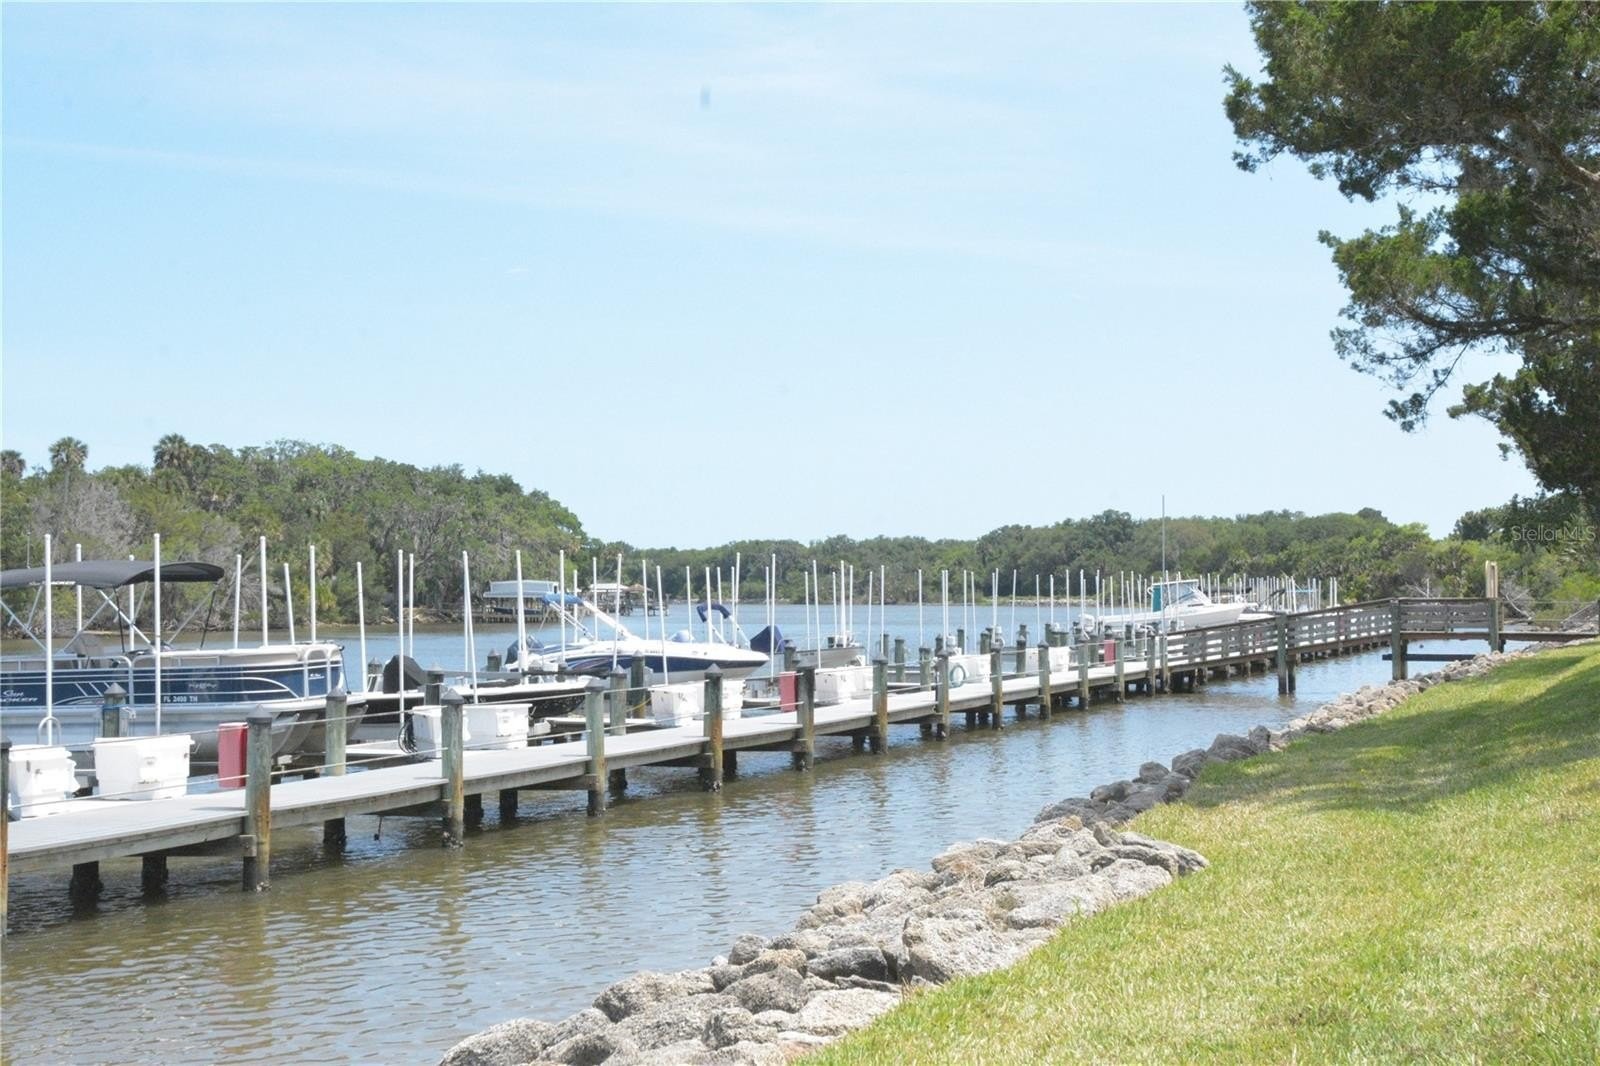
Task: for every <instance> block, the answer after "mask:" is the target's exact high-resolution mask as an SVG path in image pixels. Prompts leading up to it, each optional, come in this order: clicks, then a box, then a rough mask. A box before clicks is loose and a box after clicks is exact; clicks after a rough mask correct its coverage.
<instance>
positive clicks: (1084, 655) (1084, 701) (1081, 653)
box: [1078, 642, 1090, 708]
mask: <svg viewBox="0 0 1600 1066" xmlns="http://www.w3.org/2000/svg"><path fill="white" fill-rule="evenodd" d="M1089 648H1090V645H1089V644H1088V643H1087V642H1084V643H1080V644H1079V645H1078V706H1079V708H1083V707H1087V706H1089Z"/></svg>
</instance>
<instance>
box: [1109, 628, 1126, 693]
mask: <svg viewBox="0 0 1600 1066" xmlns="http://www.w3.org/2000/svg"><path fill="white" fill-rule="evenodd" d="M1125 647H1126V641H1124V640H1122V639H1121V638H1118V639H1117V640H1114V641H1112V643H1111V653H1112V655H1113V656H1114V657H1115V658H1116V660H1117V663H1116V668H1117V702H1118V703H1121V702H1122V701H1123V700H1125V699H1127V698H1128V663H1127V658H1126V657H1125V656H1124V655H1123V654H1122V652H1123V650H1124V648H1125Z"/></svg>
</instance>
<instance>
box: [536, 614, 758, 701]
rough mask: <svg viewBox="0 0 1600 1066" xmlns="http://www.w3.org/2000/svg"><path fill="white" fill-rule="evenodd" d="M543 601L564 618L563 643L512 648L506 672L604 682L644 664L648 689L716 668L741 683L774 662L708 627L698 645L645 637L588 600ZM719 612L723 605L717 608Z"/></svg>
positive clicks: (677, 636)
mask: <svg viewBox="0 0 1600 1066" xmlns="http://www.w3.org/2000/svg"><path fill="white" fill-rule="evenodd" d="M539 599H540V602H542V603H544V604H545V605H547V606H548V607H550V608H551V609H552V610H553V611H554V612H555V613H556V614H557V615H559V617H560V620H561V631H562V638H561V640H560V641H559V642H558V643H555V644H551V643H549V642H548V640H546V641H545V642H540V641H538V640H535V639H533V638H531V637H530V638H528V639H527V641H526V642H525V644H524V646H523V647H522V648H521V649H518V647H517V645H516V644H515V643H513V644H512V645H511V647H510V648H508V649H507V655H506V669H507V670H511V671H516V672H520V673H524V674H541V673H543V674H549V673H564V674H587V675H593V676H603V675H605V674H608V673H610V672H611V671H612V670H614V669H617V670H623V671H629V670H631V669H632V667H633V663H634V660H635V659H642V660H643V661H644V664H645V669H646V670H647V671H648V675H647V676H648V679H649V683H650V684H659V683H664V682H669V681H694V680H698V679H700V678H703V677H705V673H706V671H707V670H708V669H710V668H711V667H712V666H716V667H717V668H718V669H720V670H721V671H722V676H723V677H724V678H725V679H727V680H738V679H742V678H745V677H748V676H749V675H750V674H753V673H754V672H755V671H757V670H759V669H761V668H762V667H763V666H766V665H767V662H768V661H769V659H768V656H767V654H766V653H765V652H762V651H757V650H755V649H754V648H751V647H748V646H742V645H740V644H736V643H733V642H730V641H728V640H727V639H726V638H725V637H723V636H722V635H721V634H720V633H719V631H718V628H717V627H716V626H712V625H709V624H708V625H707V627H706V639H704V640H697V639H695V636H694V634H693V633H692V632H691V631H690V630H687V629H685V630H680V631H679V632H677V633H674V634H672V635H671V636H665V635H663V636H661V637H641V636H638V635H637V634H635V633H634V632H633V631H632V630H630V629H628V627H627V626H625V625H623V624H622V622H621V621H620V620H619V619H617V618H616V617H615V616H614V615H612V614H610V613H608V612H606V611H603V610H601V609H600V608H599V607H598V606H597V605H596V604H595V603H594V602H593V601H591V600H589V599H586V598H585V597H582V596H574V595H571V594H568V595H565V596H563V595H561V594H560V593H554V592H552V593H545V594H543V595H542V596H540V598H539ZM717 607H721V605H720V604H714V605H713V609H715V608H717ZM722 610H723V611H724V612H725V611H726V608H723V609H722ZM703 618H704V614H703V613H702V619H703ZM519 652H520V654H519Z"/></svg>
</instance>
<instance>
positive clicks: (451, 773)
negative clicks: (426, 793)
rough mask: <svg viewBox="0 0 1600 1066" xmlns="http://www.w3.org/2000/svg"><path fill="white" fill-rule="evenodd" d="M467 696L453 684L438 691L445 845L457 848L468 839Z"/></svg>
mask: <svg viewBox="0 0 1600 1066" xmlns="http://www.w3.org/2000/svg"><path fill="white" fill-rule="evenodd" d="M466 702H467V701H466V700H465V699H464V698H463V697H462V695H461V693H459V692H457V691H456V690H455V689H454V688H449V689H446V690H445V691H444V692H442V693H440V695H439V732H440V733H442V734H443V735H444V736H443V741H444V743H443V746H442V750H441V751H440V753H439V763H440V767H439V768H440V770H441V772H442V773H443V775H444V819H443V823H444V846H445V847H447V848H459V847H461V845H462V844H464V843H465V842H466V839H467V794H466V747H467V745H466V729H465V725H466Z"/></svg>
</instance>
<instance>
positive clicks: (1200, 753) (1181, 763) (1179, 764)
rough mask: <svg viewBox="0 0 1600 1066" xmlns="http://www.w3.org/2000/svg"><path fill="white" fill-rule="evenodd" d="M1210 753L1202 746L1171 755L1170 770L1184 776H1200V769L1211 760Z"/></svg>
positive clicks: (1191, 777)
mask: <svg viewBox="0 0 1600 1066" xmlns="http://www.w3.org/2000/svg"><path fill="white" fill-rule="evenodd" d="M1211 761H1212V760H1211V753H1210V752H1208V751H1206V749H1204V748H1193V749H1191V750H1189V751H1186V752H1184V753H1183V754H1182V755H1177V756H1174V757H1173V760H1172V772H1173V773H1175V774H1182V775H1183V776H1184V777H1187V778H1190V779H1191V780H1192V779H1193V778H1196V777H1199V776H1200V771H1201V770H1203V769H1205V765H1206V763H1208V762H1211Z"/></svg>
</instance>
